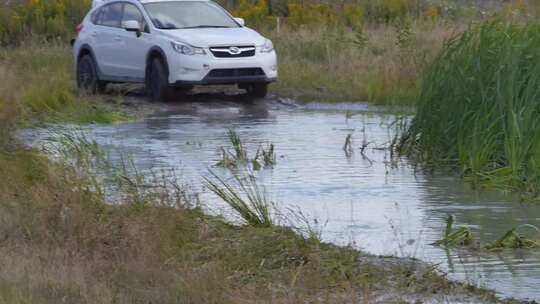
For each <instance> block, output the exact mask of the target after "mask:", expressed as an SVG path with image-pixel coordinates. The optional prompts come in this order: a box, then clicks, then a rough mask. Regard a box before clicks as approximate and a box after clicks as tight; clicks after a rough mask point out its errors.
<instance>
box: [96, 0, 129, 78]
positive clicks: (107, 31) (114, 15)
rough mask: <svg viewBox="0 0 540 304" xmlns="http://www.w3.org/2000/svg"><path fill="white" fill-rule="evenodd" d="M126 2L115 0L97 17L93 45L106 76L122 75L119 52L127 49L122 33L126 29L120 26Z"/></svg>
mask: <svg viewBox="0 0 540 304" xmlns="http://www.w3.org/2000/svg"><path fill="white" fill-rule="evenodd" d="M123 6H124V4H123V3H121V2H114V3H111V4H108V5H105V6H103V7H102V8H101V10H100V14H99V18H98V19H97V22H96V23H97V24H96V25H97V26H96V31H95V32H94V33H92V35H93V36H94V37H95V42H96V43H95V45H94V47H93V49H94V53H95V55H96V58H97V61H98V65H99V68H100V70H101V72H102V73H103V74H105V76H106V78H111V77H119V76H122V73H121V71H122V69H121V65H120V64H119V62H118V58H119V57H121V56H120V55H119V54H118V53H119V52H121V50H125V46H122V45H121V44H122V43H123V40H122V39H121V34H122V33H123V32H124V30H123V29H122V28H121V27H120V24H121V21H122V11H123Z"/></svg>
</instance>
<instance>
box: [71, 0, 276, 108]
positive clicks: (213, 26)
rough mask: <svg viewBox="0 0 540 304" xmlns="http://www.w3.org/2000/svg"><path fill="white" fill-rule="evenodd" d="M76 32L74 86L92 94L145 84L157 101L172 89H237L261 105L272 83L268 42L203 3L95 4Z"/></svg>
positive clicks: (112, 0)
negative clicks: (122, 85)
mask: <svg viewBox="0 0 540 304" xmlns="http://www.w3.org/2000/svg"><path fill="white" fill-rule="evenodd" d="M94 1H97V0H94ZM77 31H78V37H77V39H76V40H75V41H74V44H73V46H74V56H75V60H76V62H77V85H78V86H79V88H81V89H84V90H87V91H89V92H91V93H95V92H99V91H102V90H104V89H105V86H106V85H107V83H122V82H130V83H144V84H145V85H146V89H147V92H148V93H149V95H150V96H151V97H152V98H153V99H155V100H162V99H166V98H167V97H169V96H170V95H171V94H172V92H173V91H174V89H175V88H180V89H189V88H191V87H193V86H194V85H212V84H220V85H221V84H236V85H238V86H239V87H240V88H242V89H246V90H247V92H248V93H249V94H251V96H253V97H255V98H261V97H264V96H265V95H266V93H267V88H268V84H269V83H271V82H273V81H275V80H276V79H277V75H278V72H277V69H278V67H277V57H276V53H275V51H274V46H273V44H272V42H271V41H270V40H268V39H266V38H264V37H263V36H261V35H260V34H259V33H257V32H255V31H254V30H252V29H249V28H247V27H245V26H244V20H243V19H241V18H233V17H232V16H231V15H230V14H229V13H228V12H227V11H226V10H225V9H223V8H222V7H221V6H219V5H218V4H216V3H214V2H212V1H210V0H109V1H104V0H102V1H101V3H99V4H97V5H95V6H94V7H93V8H92V9H91V10H90V12H89V13H88V15H87V16H86V17H85V18H84V21H83V22H82V23H81V25H79V26H78V27H77Z"/></svg>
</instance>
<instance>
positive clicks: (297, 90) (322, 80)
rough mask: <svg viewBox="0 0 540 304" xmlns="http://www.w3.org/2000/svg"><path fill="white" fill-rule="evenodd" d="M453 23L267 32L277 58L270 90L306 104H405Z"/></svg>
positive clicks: (410, 98)
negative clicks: (277, 74) (277, 75)
mask: <svg viewBox="0 0 540 304" xmlns="http://www.w3.org/2000/svg"><path fill="white" fill-rule="evenodd" d="M459 30H460V28H459V26H457V25H444V24H442V23H421V24H403V25H396V26H394V25H377V26H370V27H366V28H365V29H364V30H363V31H353V30H350V29H334V30H328V29H325V28H322V27H321V28H309V29H307V28H306V29H300V30H290V29H284V30H282V31H281V32H280V34H279V35H278V34H277V33H276V32H274V33H272V34H271V36H272V39H273V40H274V42H275V44H276V47H277V49H278V54H279V59H280V81H279V82H278V83H277V84H275V85H273V86H272V87H271V88H272V90H273V91H274V92H276V93H278V94H280V95H284V96H291V97H297V98H300V99H304V100H307V101H310V100H325V101H343V100H346V101H370V102H375V103H391V102H398V103H410V102H412V101H414V99H415V97H416V87H417V83H416V82H417V79H418V78H419V75H420V73H421V72H422V70H423V68H424V67H425V65H426V64H427V63H429V62H430V61H431V60H432V58H433V57H434V56H435V54H436V53H437V52H438V51H439V50H440V48H441V47H442V45H443V43H444V41H445V40H446V39H447V38H449V37H450V36H452V34H453V33H455V32H457V31H459Z"/></svg>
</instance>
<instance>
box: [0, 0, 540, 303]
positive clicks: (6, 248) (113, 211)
mask: <svg viewBox="0 0 540 304" xmlns="http://www.w3.org/2000/svg"><path fill="white" fill-rule="evenodd" d="M221 2H222V4H224V5H226V6H227V7H228V8H229V9H230V10H231V11H233V13H234V15H237V16H240V17H244V18H246V21H247V24H248V26H252V27H256V28H257V29H258V30H260V31H261V32H263V33H265V34H266V35H267V36H269V37H270V38H272V40H273V41H274V42H275V44H276V48H277V49H278V52H279V54H280V67H279V70H280V77H281V81H280V82H279V83H277V84H276V85H275V86H273V87H272V90H273V93H274V94H276V95H277V96H282V97H290V98H296V99H298V100H302V101H305V102H309V101H317V100H319V101H320V100H324V101H327V102H333V101H352V102H356V101H367V102H370V103H372V104H374V103H379V104H386V105H396V104H400V105H408V106H411V107H412V108H413V109H414V110H415V113H416V114H415V116H414V118H412V120H411V121H410V123H409V124H408V128H407V129H405V130H404V133H403V136H402V137H401V140H400V143H399V145H398V146H397V148H398V149H399V151H400V152H402V153H403V154H404V155H406V156H408V157H409V158H411V159H413V160H415V161H416V162H418V163H419V164H421V165H422V166H427V167H431V166H437V165H441V164H443V165H451V166H452V167H454V168H459V170H460V172H461V173H462V175H463V176H464V177H466V179H467V180H470V181H472V182H473V183H474V184H479V185H483V186H486V185H487V186H494V187H500V188H505V189H507V188H510V189H512V190H515V191H517V192H520V193H526V194H527V196H528V197H533V198H535V197H537V196H538V194H539V189H540V180H539V176H540V174H539V169H540V164H539V162H540V155H539V153H538V149H539V148H540V125H539V124H540V118H538V114H539V113H538V112H539V111H538V105H537V99H538V96H539V93H540V92H539V78H538V77H539V76H538V75H540V73H539V72H540V59H538V50H539V49H540V25H539V23H538V22H537V21H535V20H534V19H535V18H537V16H538V12H539V10H540V8H539V6H538V4H537V3H536V2H535V1H526V0H513V1H503V2H502V3H501V2H498V1H488V0H486V1H478V2H476V1H470V2H469V1H458V0H456V1H452V0H439V1H427V0H426V1H423V0H388V1H383V0H374V1H367V0H365V1H363V0H358V1H352V0H351V1H332V2H327V1H266V0H252V1H250V0H238V1H225V0H224V1H221ZM89 6H90V1H88V0H28V1H26V0H6V1H3V3H2V6H1V7H0V45H1V46H0V257H1V258H0V303H59V302H65V303H178V302H180V303H254V302H268V303H305V302H309V303H344V302H350V303H356V302H365V303H375V302H387V303H403V302H406V301H416V300H419V301H424V300H425V301H430V300H433V299H434V297H437V296H440V297H442V298H444V299H455V298H458V299H463V298H465V299H467V300H470V301H473V300H475V301H476V300H477V301H480V302H482V301H483V302H487V303H494V302H517V301H514V300H504V301H503V300H501V299H498V298H497V297H496V296H495V294H494V293H493V292H491V291H486V290H484V289H480V288H477V287H474V286H471V285H468V284H462V283H455V282H451V281H449V280H448V279H446V278H445V276H444V275H442V274H440V273H438V272H437V271H436V270H435V269H434V268H433V267H431V266H428V265H426V264H424V263H421V262H419V261H417V260H412V259H411V260H409V259H397V258H391V257H389V258H380V257H374V256H371V255H368V254H365V253H363V252H360V251H358V250H357V249H355V248H352V247H338V246H335V245H331V244H327V243H324V242H323V241H322V240H321V239H320V238H319V237H318V234H317V233H316V232H315V231H308V233H302V232H299V230H298V229H295V227H292V228H290V227H283V225H279V220H277V219H276V218H275V217H274V216H275V215H276V212H275V211H273V210H274V209H273V208H274V207H273V204H272V202H271V201H269V200H268V199H267V197H266V196H265V195H264V189H262V188H260V187H259V186H258V184H257V180H256V179H253V177H252V176H251V177H250V176H248V177H242V176H235V177H236V178H235V179H233V182H236V183H237V184H238V185H236V186H235V185H233V184H231V183H230V182H228V181H225V180H222V179H219V177H217V176H216V178H213V179H212V178H209V179H207V180H206V185H207V186H208V187H209V188H210V189H211V191H213V192H214V193H216V194H217V195H218V196H220V197H221V198H222V199H223V200H224V201H226V202H228V204H229V205H230V206H231V207H232V208H233V209H236V211H237V212H238V214H239V215H240V216H243V219H244V221H243V222H241V223H240V224H239V225H232V224H230V223H228V222H227V221H225V220H224V219H223V218H221V217H218V216H209V215H207V214H205V213H204V212H203V211H202V209H201V208H200V206H199V202H198V201H197V199H196V198H194V197H190V196H188V195H186V193H187V192H186V189H184V187H183V186H182V185H179V184H174V183H173V184H171V183H170V181H168V180H160V179H159V178H157V179H155V178H154V179H148V177H145V176H140V175H138V174H136V173H133V172H128V171H126V170H125V167H123V168H122V167H108V169H107V170H108V172H109V173H111V175H110V177H109V178H108V179H107V180H106V181H107V183H109V184H110V185H115V187H116V188H115V189H117V191H118V195H117V196H114V201H113V202H112V204H111V202H110V201H109V202H108V201H107V199H108V198H107V197H106V195H105V194H104V191H103V184H102V181H101V180H100V178H99V177H98V176H96V172H95V168H94V166H95V165H96V164H99V162H100V161H101V158H100V153H99V148H98V147H96V145H95V144H94V143H93V142H92V141H91V139H89V140H84V139H81V138H77V137H70V138H71V139H70V140H65V141H63V142H62V145H61V146H63V147H64V148H66V147H68V148H69V149H67V150H63V151H64V152H66V151H67V152H70V153H67V152H66V154H62V153H60V154H56V155H60V156H61V158H62V159H60V160H54V161H53V160H51V159H49V158H47V157H46V156H44V155H43V154H42V153H40V152H39V151H37V150H35V149H31V148H28V147H25V146H23V145H21V143H19V142H18V141H17V140H16V139H15V136H14V133H15V132H16V131H17V130H18V129H21V128H24V127H28V126H35V125H38V124H39V125H48V124H49V123H74V124H85V123H121V122H124V121H128V120H133V119H137V118H140V116H142V115H143V114H144V113H141V112H137V111H131V110H130V108H129V107H126V106H125V101H124V97H123V95H124V93H125V92H126V91H130V90H131V88H130V87H127V88H126V87H120V88H113V89H111V90H110V91H109V94H108V95H104V96H86V95H84V94H81V93H79V92H77V91H76V90H75V85H74V81H73V78H74V77H73V63H72V58H71V55H70V48H69V44H68V41H69V40H70V39H71V38H72V37H73V35H74V31H75V28H76V26H77V24H78V23H79V22H80V20H81V19H82V16H83V15H84V14H85V13H86V11H87V10H88V8H89ZM270 7H271V9H270ZM229 135H230V138H231V140H232V139H234V140H235V141H234V142H233V146H234V147H233V150H234V152H229V151H226V150H222V152H223V153H222V155H223V160H222V161H221V162H220V165H221V166H222V167H226V168H228V169H231V171H233V169H235V168H237V167H239V166H242V164H241V163H242V162H245V161H246V160H247V163H248V166H250V167H252V168H253V169H255V170H258V169H261V168H265V167H267V168H271V167H272V166H274V165H276V166H277V165H279V160H276V156H275V154H274V147H273V146H272V145H270V146H268V147H261V148H260V150H259V152H257V153H256V154H255V157H254V159H253V160H250V159H247V158H248V157H243V158H245V159H242V157H241V156H242V155H243V153H245V151H243V150H242V149H243V148H242V146H241V145H242V144H241V139H240V138H239V137H238V136H237V135H236V134H235V133H234V131H232V130H231V131H230V134H229ZM353 147H354V146H353V145H352V142H349V143H348V144H346V145H345V147H344V149H345V150H346V151H350V153H349V154H353V152H354V148H353ZM339 148H340V149H341V147H339ZM74 151H75V153H73V152H74ZM57 152H58V151H57ZM74 159H75V161H73V160H74ZM255 167H256V168H255ZM449 223H450V224H449V225H448V230H447V234H446V239H442V240H441V242H440V243H439V245H453V244H454V243H467V244H468V243H469V240H470V238H471V233H470V231H469V230H467V229H460V228H457V230H453V229H452V224H451V220H449ZM522 228H523V227H517V228H516V229H518V230H519V229H522ZM518 230H512V231H509V232H508V235H504V236H498V237H500V239H498V241H496V242H494V243H490V244H488V245H486V246H482V247H487V248H488V249H493V248H497V249H499V248H505V247H525V248H529V247H531V248H536V247H538V246H537V244H538V241H537V240H532V239H525V238H522V237H521V236H520V234H519V233H518V232H519V231H518ZM456 240H457V241H456ZM507 244H511V245H507ZM516 244H517V245H520V244H521V245H523V244H524V245H525V246H517V245H516ZM448 247H451V246H448ZM531 250H535V249H531ZM436 299H439V298H436ZM467 300H465V301H467Z"/></svg>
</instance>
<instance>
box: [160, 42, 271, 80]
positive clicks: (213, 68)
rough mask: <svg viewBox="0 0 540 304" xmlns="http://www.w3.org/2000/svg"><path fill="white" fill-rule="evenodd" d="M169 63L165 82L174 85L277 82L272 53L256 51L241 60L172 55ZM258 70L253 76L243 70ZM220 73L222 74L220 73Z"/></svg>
mask: <svg viewBox="0 0 540 304" xmlns="http://www.w3.org/2000/svg"><path fill="white" fill-rule="evenodd" d="M168 60H169V83H170V84H174V85H179V86H181V85H210V84H239V83H253V82H266V83H269V82H273V81H276V80H277V77H278V68H277V56H276V53H275V52H271V53H261V52H256V54H255V56H252V57H242V58H216V57H214V56H213V55H212V54H211V53H210V52H208V51H207V54H206V55H193V56H186V55H181V54H174V57H173V58H168ZM253 70H259V71H258V72H257V73H251V72H247V71H253ZM222 71H223V73H222Z"/></svg>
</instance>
